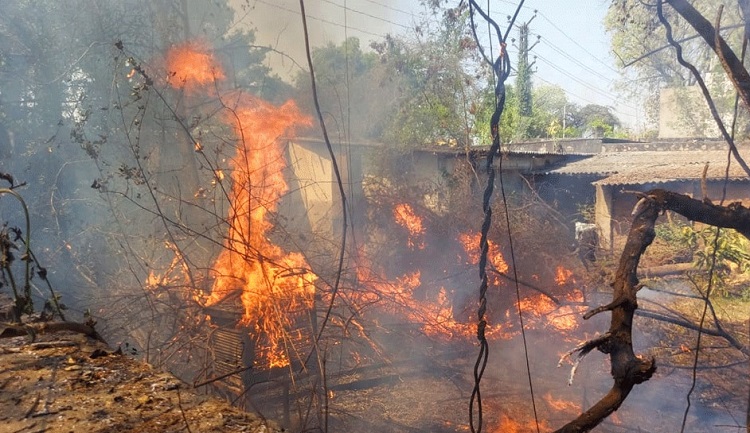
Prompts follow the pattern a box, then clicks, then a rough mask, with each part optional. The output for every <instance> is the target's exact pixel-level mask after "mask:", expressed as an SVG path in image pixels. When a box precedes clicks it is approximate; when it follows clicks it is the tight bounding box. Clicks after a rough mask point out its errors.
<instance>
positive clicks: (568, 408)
mask: <svg viewBox="0 0 750 433" xmlns="http://www.w3.org/2000/svg"><path fill="white" fill-rule="evenodd" d="M544 401H545V403H547V405H548V406H549V407H550V409H552V410H554V411H557V412H569V413H580V412H581V405H580V404H577V403H573V402H572V401H568V400H563V399H559V398H555V397H553V396H552V393H551V392H548V393H547V394H545V395H544Z"/></svg>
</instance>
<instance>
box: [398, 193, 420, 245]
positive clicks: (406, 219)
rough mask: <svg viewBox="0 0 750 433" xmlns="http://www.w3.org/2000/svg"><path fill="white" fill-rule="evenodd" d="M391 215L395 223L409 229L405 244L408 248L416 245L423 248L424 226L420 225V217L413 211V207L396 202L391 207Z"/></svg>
mask: <svg viewBox="0 0 750 433" xmlns="http://www.w3.org/2000/svg"><path fill="white" fill-rule="evenodd" d="M393 217H394V218H395V219H396V223H397V224H398V225H400V226H402V227H404V228H406V230H408V231H409V239H408V241H407V244H408V246H409V248H412V249H413V248H414V247H417V248H419V249H420V250H422V249H424V241H423V240H422V236H424V232H425V228H424V226H422V217H420V216H418V215H417V214H415V213H414V209H412V207H411V206H409V205H408V204H406V203H400V204H397V205H396V207H395V208H394V209H393Z"/></svg>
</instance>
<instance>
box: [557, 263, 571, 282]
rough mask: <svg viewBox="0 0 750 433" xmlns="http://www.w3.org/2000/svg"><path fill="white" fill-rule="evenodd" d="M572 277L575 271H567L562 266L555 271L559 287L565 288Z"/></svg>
mask: <svg viewBox="0 0 750 433" xmlns="http://www.w3.org/2000/svg"><path fill="white" fill-rule="evenodd" d="M572 275H573V271H571V270H569V269H565V268H564V267H562V266H558V267H557V270H556V271H555V282H556V283H557V285H558V286H564V285H565V284H567V283H568V281H569V280H570V277H571V276H572Z"/></svg>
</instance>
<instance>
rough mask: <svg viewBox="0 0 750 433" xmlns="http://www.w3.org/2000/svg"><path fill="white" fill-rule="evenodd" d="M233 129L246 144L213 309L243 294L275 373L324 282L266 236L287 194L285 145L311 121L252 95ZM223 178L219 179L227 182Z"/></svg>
mask: <svg viewBox="0 0 750 433" xmlns="http://www.w3.org/2000/svg"><path fill="white" fill-rule="evenodd" d="M237 102H238V104H237V108H235V109H234V110H233V113H232V115H231V116H228V120H232V121H234V126H235V132H236V134H237V136H238V137H241V140H240V143H239V145H238V146H237V152H236V154H235V156H234V158H233V159H232V160H231V162H230V164H231V165H232V170H231V178H232V191H231V197H230V200H231V203H232V205H231V207H230V209H229V216H228V221H229V222H230V226H229V233H228V238H227V240H226V241H225V248H224V249H223V250H222V252H221V254H220V255H219V257H218V258H217V260H216V263H215V265H214V269H213V276H214V278H215V279H214V284H213V288H212V291H211V295H210V296H209V298H208V300H207V305H213V304H216V303H217V302H220V301H221V300H223V299H224V298H226V297H227V296H228V295H229V294H231V293H234V292H236V291H238V290H241V291H242V292H241V300H242V306H243V308H244V314H243V316H242V320H241V324H242V325H245V326H248V327H251V328H253V329H254V331H255V335H256V336H258V335H263V336H265V337H266V339H267V347H258V348H257V350H256V356H259V357H260V358H265V360H266V361H267V362H268V366H269V367H280V366H286V365H288V364H289V361H290V360H289V356H288V355H287V353H288V351H287V350H286V347H287V344H288V342H289V341H290V338H292V337H291V336H290V332H291V331H290V329H291V328H292V327H293V325H294V321H295V317H296V316H295V313H299V312H300V311H301V310H303V309H309V308H310V307H312V304H313V297H314V283H315V281H316V279H317V277H316V276H315V275H314V274H312V273H311V272H308V271H307V270H306V269H307V267H308V266H307V263H306V261H305V260H304V258H303V256H302V255H301V254H298V253H288V254H287V253H284V251H282V249H281V248H280V247H279V246H277V245H275V244H273V243H271V241H270V240H269V239H268V238H267V236H266V233H267V232H268V230H269V229H271V228H272V227H273V224H272V222H271V221H269V220H268V218H267V216H268V214H269V213H273V212H275V211H276V209H277V208H278V202H279V199H280V198H281V197H282V195H283V194H285V193H286V192H287V190H288V186H287V184H286V182H285V180H284V175H283V170H284V168H285V167H286V162H285V158H284V154H283V147H282V146H281V145H280V143H279V141H278V139H279V137H281V136H282V135H284V134H286V133H288V132H289V131H291V130H293V129H294V127H295V126H298V125H300V124H307V123H309V120H307V119H306V118H305V117H304V116H303V115H302V114H301V113H300V112H299V110H298V109H297V106H296V105H295V104H294V103H293V102H291V101H290V102H287V103H286V104H284V105H282V106H280V107H274V106H272V105H270V104H268V103H265V102H263V101H261V100H258V99H256V98H253V97H250V96H249V95H244V94H243V95H241V96H240V97H238V98H237ZM222 177H223V172H221V171H217V178H219V179H221V178H222Z"/></svg>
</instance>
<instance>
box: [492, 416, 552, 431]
mask: <svg viewBox="0 0 750 433" xmlns="http://www.w3.org/2000/svg"><path fill="white" fill-rule="evenodd" d="M539 428H541V429H542V431H549V430H550V428H549V425H548V424H547V422H545V421H541V422H540V423H539ZM536 431H537V426H536V422H535V421H533V420H531V421H528V422H527V423H525V424H524V423H520V422H518V421H516V420H514V419H513V418H511V417H509V416H508V415H506V414H502V415H500V425H499V426H498V428H497V429H496V430H494V432H495V433H532V432H536Z"/></svg>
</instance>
